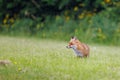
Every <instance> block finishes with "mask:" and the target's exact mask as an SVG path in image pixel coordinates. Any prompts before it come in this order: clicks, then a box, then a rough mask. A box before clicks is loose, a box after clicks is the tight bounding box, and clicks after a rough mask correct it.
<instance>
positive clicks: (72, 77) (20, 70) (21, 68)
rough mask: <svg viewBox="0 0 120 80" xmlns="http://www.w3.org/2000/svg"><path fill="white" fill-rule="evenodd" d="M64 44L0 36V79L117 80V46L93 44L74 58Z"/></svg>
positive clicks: (119, 76) (119, 63)
mask: <svg viewBox="0 0 120 80" xmlns="http://www.w3.org/2000/svg"><path fill="white" fill-rule="evenodd" d="M67 42H68V41H66V42H62V41H55V40H45V39H34V38H24V37H23V38H20V37H7V36H0V60H10V61H11V64H8V65H1V64H0V80H119V79H120V47H118V46H117V47H116V46H103V45H97V44H96V45H95V44H94V45H92V44H89V46H90V49H91V51H90V57H89V58H77V57H75V55H74V53H73V51H72V50H71V49H67V48H66V45H67Z"/></svg>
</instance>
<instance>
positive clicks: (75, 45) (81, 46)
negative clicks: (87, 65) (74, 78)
mask: <svg viewBox="0 0 120 80" xmlns="http://www.w3.org/2000/svg"><path fill="white" fill-rule="evenodd" d="M66 47H67V48H72V49H73V51H74V53H75V54H76V56H77V57H89V54H90V48H89V46H88V45H87V44H85V43H82V42H81V41H80V40H78V39H77V38H76V37H74V36H73V37H71V39H70V41H69V43H68V45H67V46H66Z"/></svg>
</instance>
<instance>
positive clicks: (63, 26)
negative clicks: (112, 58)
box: [0, 0, 120, 45]
mask: <svg viewBox="0 0 120 80" xmlns="http://www.w3.org/2000/svg"><path fill="white" fill-rule="evenodd" d="M0 35H9V36H26V37H28V36H30V37H31V36H33V37H36V38H42V39H43V38H45V39H56V40H64V41H68V40H69V39H70V37H71V36H73V35H74V36H77V37H78V38H79V39H80V40H81V41H82V42H86V43H99V44H107V45H120V0H0Z"/></svg>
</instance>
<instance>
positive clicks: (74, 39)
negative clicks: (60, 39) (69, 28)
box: [66, 37, 77, 48]
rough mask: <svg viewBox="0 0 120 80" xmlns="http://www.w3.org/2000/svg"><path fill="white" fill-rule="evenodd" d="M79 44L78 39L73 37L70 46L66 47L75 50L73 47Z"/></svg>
mask: <svg viewBox="0 0 120 80" xmlns="http://www.w3.org/2000/svg"><path fill="white" fill-rule="evenodd" d="M76 43H77V38H76V37H71V39H70V41H69V44H68V46H66V47H67V48H73V46H75V45H76Z"/></svg>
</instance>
